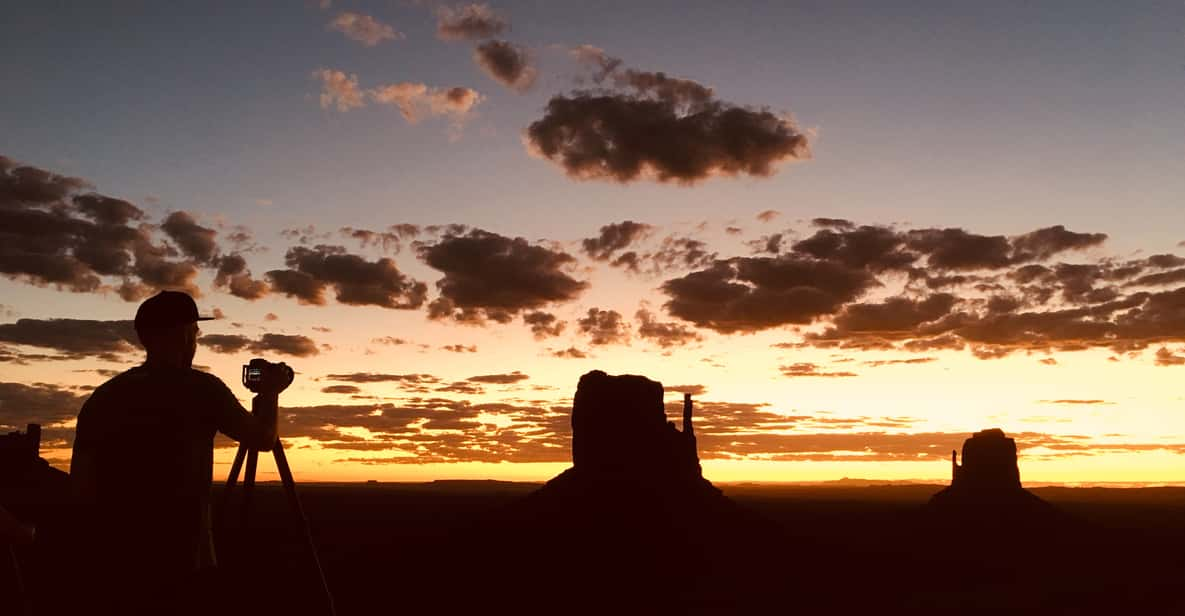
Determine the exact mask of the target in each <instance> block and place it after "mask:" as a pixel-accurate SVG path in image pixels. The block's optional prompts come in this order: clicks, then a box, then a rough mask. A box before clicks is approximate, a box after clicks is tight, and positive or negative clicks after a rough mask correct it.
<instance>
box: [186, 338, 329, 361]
mask: <svg viewBox="0 0 1185 616" xmlns="http://www.w3.org/2000/svg"><path fill="white" fill-rule="evenodd" d="M198 344H201V345H202V346H205V347H207V348H209V349H210V350H212V351H214V352H215V353H238V352H240V351H251V352H253V353H279V354H281V355H291V356H293V357H310V356H312V355H317V354H318V352H319V350H318V347H317V343H316V342H314V341H313V339H312V338H309V337H308V336H301V335H299V334H263V335H262V336H260V337H259V338H255V339H252V338H248V337H247V336H242V335H239V334H206V335H204V336H202V337H201V338H198Z"/></svg>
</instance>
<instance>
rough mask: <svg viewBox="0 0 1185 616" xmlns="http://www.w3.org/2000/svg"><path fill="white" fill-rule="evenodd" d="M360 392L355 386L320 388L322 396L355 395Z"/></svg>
mask: <svg viewBox="0 0 1185 616" xmlns="http://www.w3.org/2000/svg"><path fill="white" fill-rule="evenodd" d="M361 391H362V389H361V388H359V387H358V386H356V385H328V386H325V387H322V388H321V393H323V394H357V393H360V392H361Z"/></svg>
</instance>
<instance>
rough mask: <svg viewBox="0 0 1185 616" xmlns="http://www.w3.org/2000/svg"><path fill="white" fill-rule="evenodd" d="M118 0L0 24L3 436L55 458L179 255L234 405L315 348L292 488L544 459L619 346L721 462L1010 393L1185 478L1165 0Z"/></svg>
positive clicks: (918, 450)
mask: <svg viewBox="0 0 1185 616" xmlns="http://www.w3.org/2000/svg"><path fill="white" fill-rule="evenodd" d="M100 4H101V3H89V2H88V3H74V4H73V5H57V4H56V3H35V2H29V3H24V5H23V6H15V7H10V8H8V9H6V11H5V18H4V20H3V21H2V22H0V53H2V54H3V57H4V58H5V59H6V62H5V70H4V71H2V72H0V91H3V93H4V96H3V97H2V98H0V135H2V139H0V276H2V277H0V431H4V432H7V431H10V430H15V429H18V428H22V429H23V427H24V425H25V424H26V423H28V422H32V421H37V422H41V423H43V424H44V425H45V426H47V428H46V441H45V442H44V443H43V456H45V457H46V458H48V459H50V460H51V461H52V462H53V463H54V464H55V465H58V466H61V467H63V468H65V467H66V466H68V463H69V452H70V449H69V447H70V445H69V444H70V442H71V438H72V426H73V419H74V417H75V416H76V414H77V412H78V408H79V406H80V405H81V404H82V402H83V401H84V400H85V398H86V396H87V395H88V390H89V389H90V388H93V387H94V386H96V385H98V384H100V383H102V382H103V381H104V380H105V379H106V378H108V377H109V376H111V375H112V374H115V373H117V372H118V371H121V370H124V369H126V368H128V367H130V366H132V365H135V364H136V363H138V362H139V361H140V360H141V359H142V351H141V350H140V349H139V348H138V346H136V344H135V335H134V332H133V331H132V329H131V326H130V319H131V318H132V316H133V314H134V312H135V309H136V306H137V305H138V303H139V302H140V301H141V300H142V299H143V298H145V297H147V296H148V295H150V294H152V293H154V292H156V290H157V289H161V288H178V289H186V290H189V291H190V292H191V293H193V294H194V295H195V296H197V297H198V300H197V301H198V305H199V307H200V309H201V310H202V311H203V312H205V313H209V314H214V315H217V316H219V317H220V318H219V319H217V320H214V321H209V322H206V323H203V324H202V333H203V338H202V339H201V340H200V343H201V346H199V350H198V354H197V357H196V359H195V364H198V365H200V366H203V367H205V368H204V369H208V371H210V372H212V373H213V374H215V375H217V376H219V377H221V378H222V379H223V380H224V381H226V382H227V384H228V385H230V386H231V387H232V389H233V390H234V391H235V392H236V393H237V394H239V395H240V396H241V399H242V400H244V402H245V403H246V401H247V400H248V398H249V392H248V391H246V390H245V389H244V388H242V387H241V386H240V385H239V384H238V379H239V366H241V365H242V364H243V363H245V362H246V361H247V360H249V359H250V358H251V357H254V356H262V357H266V358H269V359H272V360H275V361H286V362H288V363H289V364H290V365H291V366H293V367H294V368H295V370H296V371H297V373H298V376H297V379H296V382H295V383H294V385H293V386H292V387H291V388H290V389H289V390H288V391H287V392H286V393H285V394H284V395H283V396H282V398H281V404H282V406H283V408H284V409H285V412H284V417H283V419H282V423H283V425H282V427H281V434H282V436H283V437H284V438H285V442H286V443H287V445H288V449H289V459H290V461H291V463H292V466H293V469H294V471H295V473H296V474H297V478H298V480H302V479H303V480H327V481H331V480H364V479H378V480H388V481H413V480H414V481H419V480H428V479H441V478H492V479H513V480H525V479H530V480H541V479H546V478H549V477H551V476H553V475H555V474H556V473H557V472H559V471H560V470H562V469H563V468H566V467H567V466H568V465H569V461H570V451H569V436H570V432H569V428H568V413H569V411H570V408H571V398H572V394H573V392H574V390H575V386H576V382H577V380H578V379H579V377H580V375H581V374H583V373H585V372H587V371H589V370H593V369H602V370H605V371H606V372H609V373H611V374H615V373H633V374H642V375H645V376H648V377H650V378H652V379H655V380H658V381H661V382H662V383H663V384H664V385H665V386H666V388H667V393H668V403H669V412H668V414H669V416H670V417H671V419H672V420H674V419H676V418H677V415H678V413H677V411H676V409H677V407H678V406H679V404H678V402H679V401H680V400H681V393H680V392H683V391H688V392H691V393H693V394H694V397H695V400H696V403H697V409H698V411H697V418H698V419H699V421H700V423H699V424H698V426H697V427H698V433H699V444H700V455H701V458H702V459H703V466H704V471H705V475H706V476H707V477H708V478H709V479H711V480H715V481H817V480H830V479H839V478H841V477H862V478H871V479H906V478H910V479H942V478H945V477H947V476H948V475H949V472H950V470H949V457H950V451H951V449H953V448H957V447H958V446H960V445H961V443H962V441H963V439H965V438H966V437H967V436H968V435H969V434H970V433H971V432H974V431H977V430H980V429H984V428H990V427H1000V428H1002V429H1004V430H1005V431H1006V432H1007V433H1008V434H1009V435H1010V436H1013V437H1015V438H1016V440H1017V443H1018V446H1019V447H1020V448H1021V451H1020V454H1021V462H1020V463H1021V476H1022V479H1024V480H1025V481H1030V482H1067V483H1082V482H1154V483H1163V482H1185V134H1183V133H1185V30H1183V24H1185V5H1182V3H1180V2H1134V3H1114V2H1065V3H1062V2H1041V3H1032V2H1011V1H1006V2H988V3H985V2H962V1H960V2H915V3H909V5H908V8H905V7H904V5H900V6H898V5H895V4H894V3H883V2H871V1H870V2H782V3H759V2H753V3H733V2H708V1H703V2H699V1H696V2H646V3H633V2H619V3H588V2H567V1H549V2H512V1H506V2H497V3H490V4H447V3H434V2H428V1H422V2H415V1H411V0H407V1H398V0H384V1H378V0H375V1H369V2H348V1H344V0H334V1H332V2H329V1H321V2H318V1H316V0H303V1H300V0H297V1H288V2H272V3H263V2H252V3H231V2H225V3H210V2H198V1H194V2H168V3H119V4H117V5H116V6H114V7H101V6H100ZM227 444H228V443H222V445H223V446H224V447H223V448H222V449H220V450H219V452H218V454H217V459H218V461H219V464H220V466H218V467H217V468H216V469H215V473H216V474H217V475H224V473H225V466H221V465H222V464H225V462H226V461H227V460H228V459H229V457H230V455H231V454H232V453H233V450H232V449H230V448H228V447H225V445H227ZM271 470H272V469H271V467H270V462H265V463H264V466H262V467H261V475H267V474H268V473H270V472H271ZM269 476H271V475H269Z"/></svg>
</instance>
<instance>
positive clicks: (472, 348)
mask: <svg viewBox="0 0 1185 616" xmlns="http://www.w3.org/2000/svg"><path fill="white" fill-rule="evenodd" d="M440 348H441V350H444V351H448V352H449V353H476V352H477V346H476V345H472V344H471V345H468V346H466V345H464V344H446V345H444V346H442V347H440Z"/></svg>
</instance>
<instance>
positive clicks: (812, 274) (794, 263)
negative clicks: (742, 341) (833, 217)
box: [661, 255, 878, 333]
mask: <svg viewBox="0 0 1185 616" xmlns="http://www.w3.org/2000/svg"><path fill="white" fill-rule="evenodd" d="M877 284H878V283H877V281H876V279H875V278H873V277H872V276H871V275H870V274H869V273H867V272H865V271H863V270H858V269H853V268H850V267H847V266H844V265H841V264H839V263H835V262H832V261H825V260H819V259H807V258H802V257H798V256H790V255H783V256H781V257H777V258H769V257H734V258H732V259H728V260H724V261H716V262H715V263H714V264H713V265H712V266H711V267H709V268H707V269H704V270H700V271H696V272H692V273H690V274H687V275H686V276H683V277H681V278H675V279H672V280H668V281H666V282H665V283H663V285H662V287H661V288H662V290H663V292H664V293H666V295H667V296H668V297H669V298H670V300H669V301H668V302H667V303H666V308H667V310H668V311H669V312H670V313H671V314H672V315H673V316H676V317H678V318H681V319H684V320H686V321H690V322H692V323H694V324H696V325H698V326H700V327H705V328H708V329H712V330H715V331H717V332H720V333H733V332H752V331H758V330H761V329H768V328H771V327H778V326H781V325H787V324H805V323H810V322H812V321H814V320H816V319H818V318H820V317H823V316H827V315H831V314H834V313H836V312H837V311H838V310H839V309H840V307H841V306H842V305H843V304H845V303H847V302H850V301H852V300H854V299H856V298H857V297H859V296H860V295H862V294H863V293H864V292H865V291H867V290H868V289H870V288H872V287H873V286H876V285H877Z"/></svg>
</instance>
